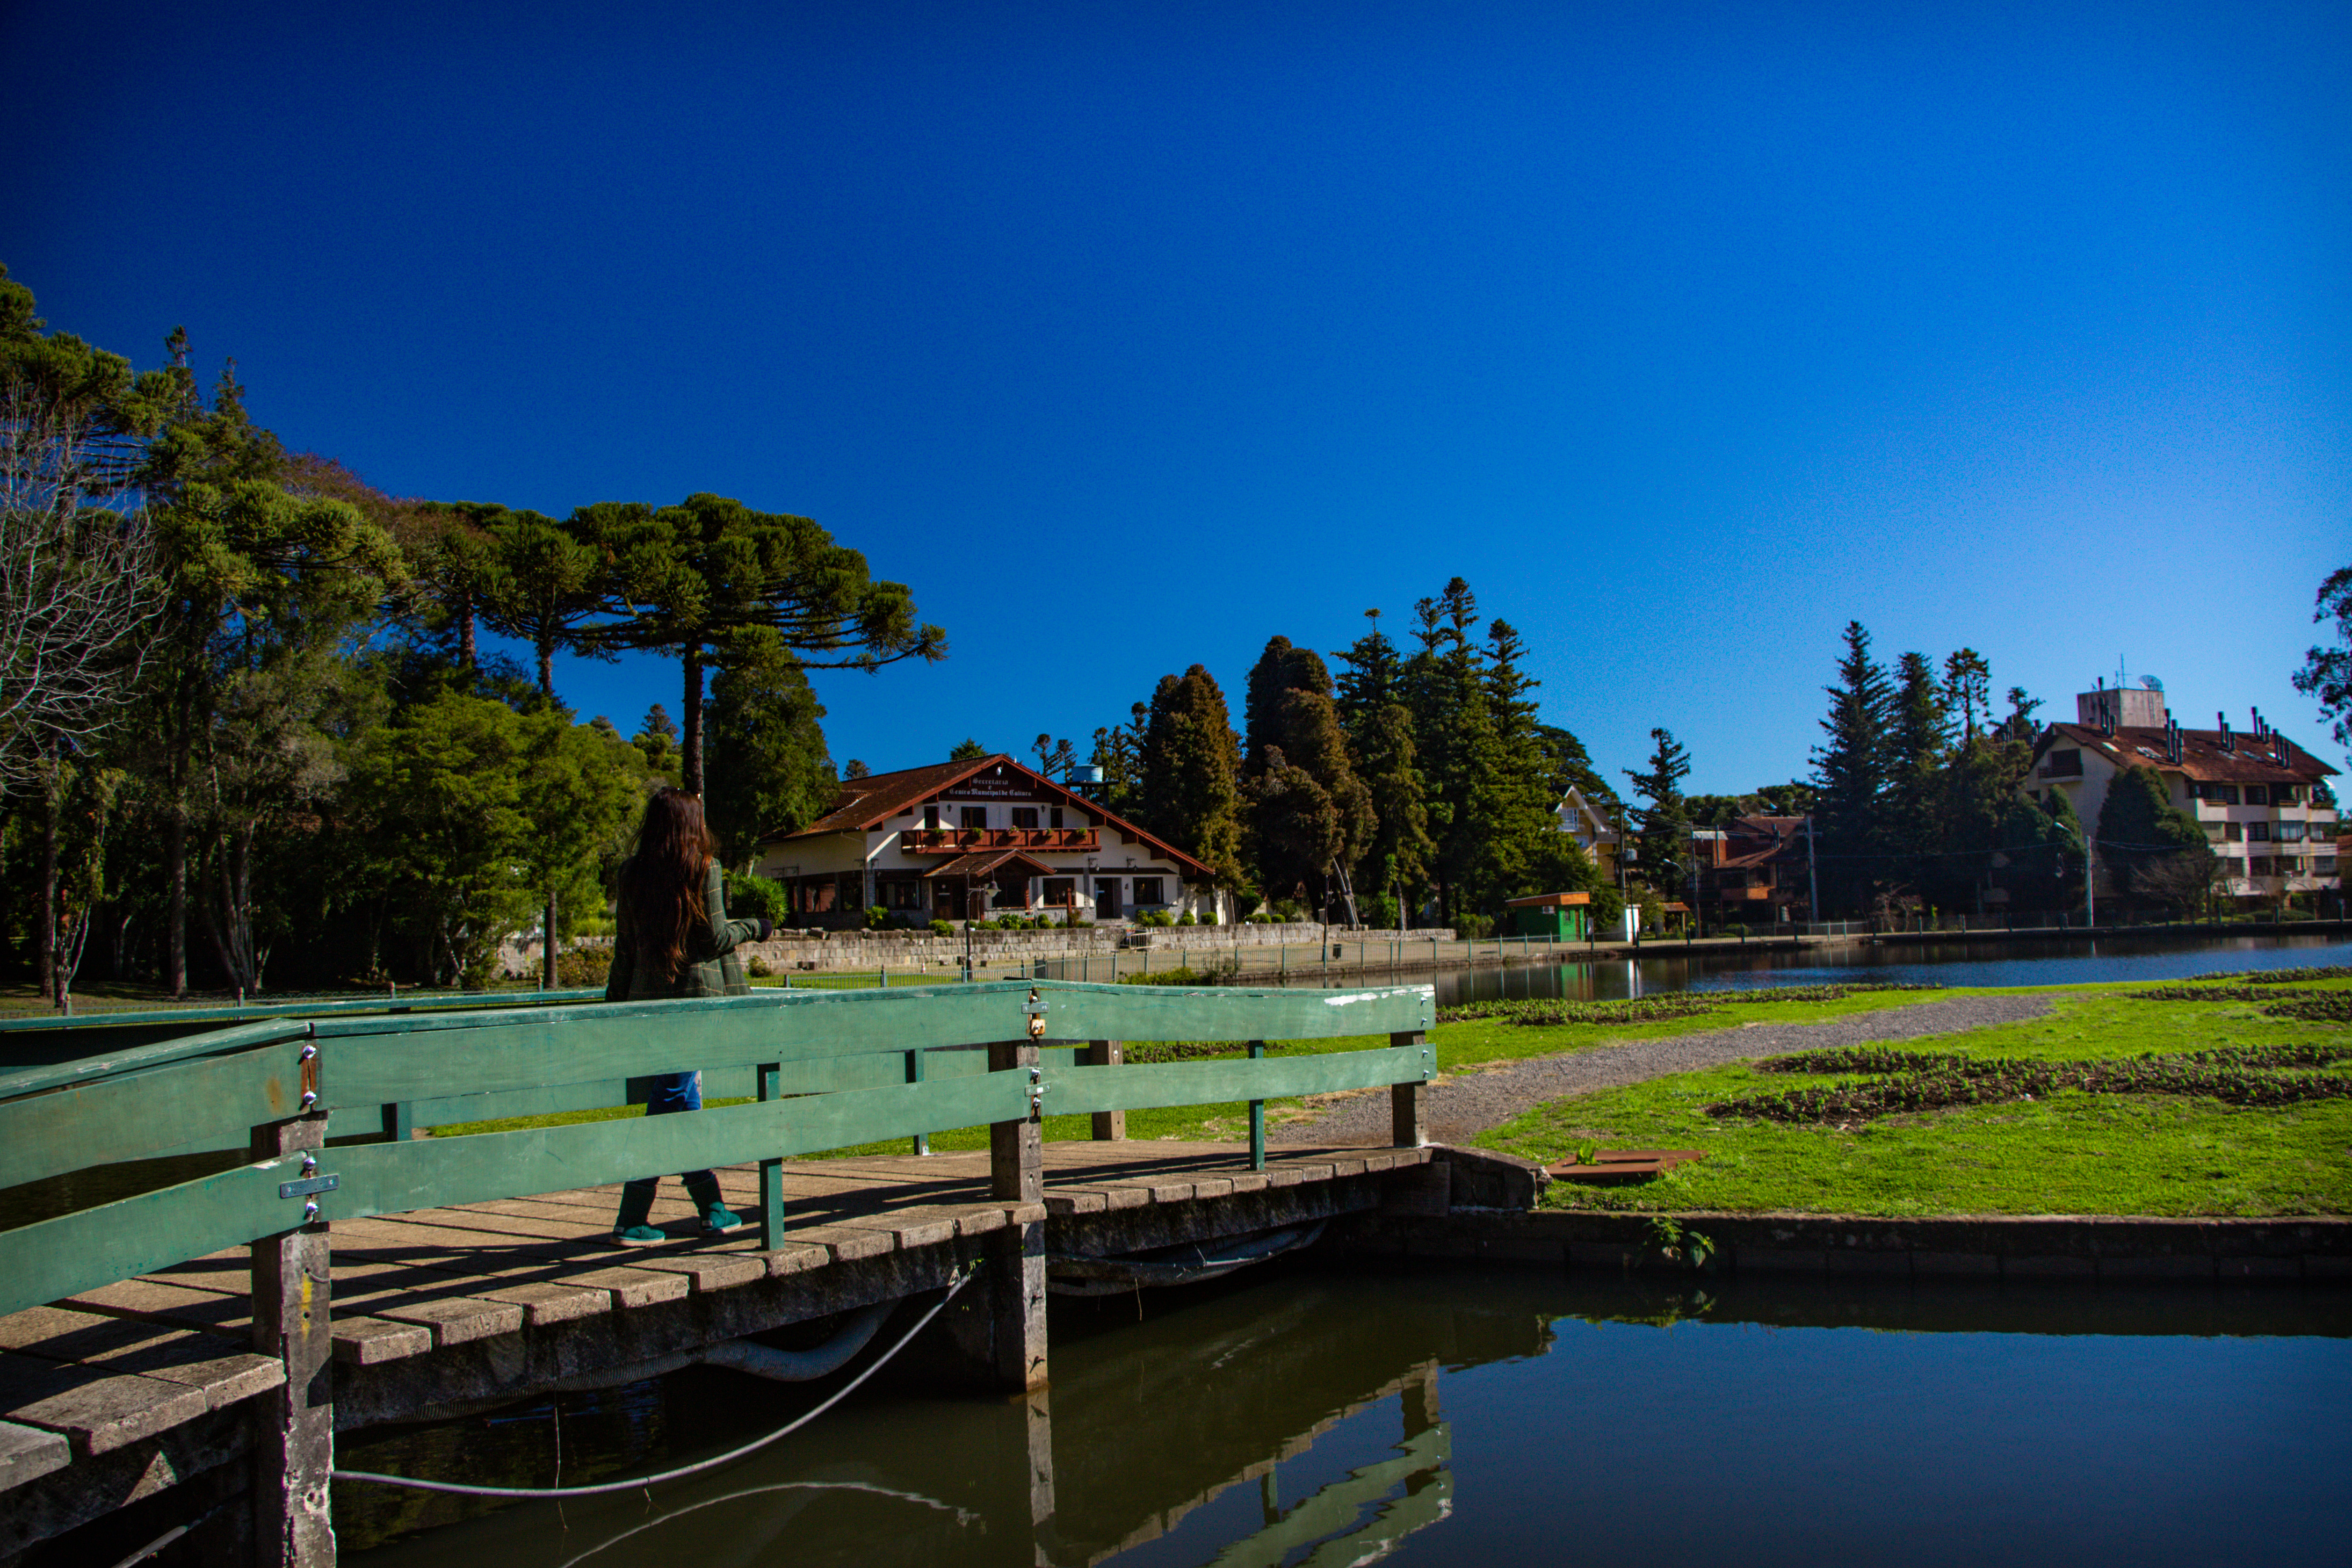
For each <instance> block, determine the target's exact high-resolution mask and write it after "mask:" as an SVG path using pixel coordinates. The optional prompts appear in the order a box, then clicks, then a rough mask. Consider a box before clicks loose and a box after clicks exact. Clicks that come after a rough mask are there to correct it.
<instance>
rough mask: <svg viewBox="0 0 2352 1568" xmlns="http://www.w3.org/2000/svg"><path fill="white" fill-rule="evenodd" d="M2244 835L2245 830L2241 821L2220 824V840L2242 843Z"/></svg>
mask: <svg viewBox="0 0 2352 1568" xmlns="http://www.w3.org/2000/svg"><path fill="white" fill-rule="evenodd" d="M2245 837H2246V830H2245V825H2244V824H2243V823H2241V822H2224V823H2222V824H2221V841H2222V842H2224V843H2231V844H2235V843H2242V842H2243V841H2245Z"/></svg>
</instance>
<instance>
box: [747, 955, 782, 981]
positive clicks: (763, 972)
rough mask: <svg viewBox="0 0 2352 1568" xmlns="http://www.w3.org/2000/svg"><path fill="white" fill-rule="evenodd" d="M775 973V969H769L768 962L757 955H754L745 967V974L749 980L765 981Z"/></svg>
mask: <svg viewBox="0 0 2352 1568" xmlns="http://www.w3.org/2000/svg"><path fill="white" fill-rule="evenodd" d="M774 973H775V971H774V970H773V969H771V968H770V967H768V961H767V960H766V959H765V958H762V957H761V956H759V955H758V954H757V953H754V954H752V955H751V962H750V963H748V964H746V965H744V966H743V974H744V977H746V978H747V979H753V980H764V979H766V978H767V977H769V976H771V975H772V974H774Z"/></svg>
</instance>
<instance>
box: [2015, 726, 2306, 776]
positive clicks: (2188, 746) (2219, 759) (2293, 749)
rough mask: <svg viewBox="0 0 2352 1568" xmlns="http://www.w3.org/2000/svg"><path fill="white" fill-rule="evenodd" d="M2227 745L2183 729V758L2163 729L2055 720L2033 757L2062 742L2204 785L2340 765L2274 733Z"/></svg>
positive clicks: (2208, 733) (2217, 735)
mask: <svg viewBox="0 0 2352 1568" xmlns="http://www.w3.org/2000/svg"><path fill="white" fill-rule="evenodd" d="M2229 740H2230V745H2229V746H2228V747H2227V748H2226V749H2225V748H2224V747H2223V745H2222V735H2221V731H2220V730H2218V729H2184V730H2182V731H2181V732H2180V760H2179V761H2178V762H2175V761H2173V760H2172V758H2170V756H2169V755H2168V754H2167V752H2166V750H2165V746H2166V743H2167V737H2166V736H2165V733H2164V731H2163V730H2161V729H2151V728H2147V727H2143V726H2118V727H2116V732H2115V733H2114V734H2113V735H2109V734H2108V733H2107V732H2106V731H2105V730H2103V729H2100V728H2097V727H2095V726H2092V725H2086V724H2053V725H2052V726H2051V727H2049V728H2048V729H2046V730H2044V731H2042V737H2041V739H2040V740H2038V741H2037V742H2035V744H2034V747H2033V758H2034V760H2035V761H2037V762H2039V761H2040V760H2041V759H2042V755H2043V754H2044V753H2046V752H2048V751H2049V750H2050V749H2051V748H2052V747H2054V746H2058V745H2060V744H2062V743H2063V744H2066V745H2071V746H2077V747H2082V748H2083V749H2084V750H2085V751H2089V752H2095V753H2096V754H2097V755H2098V756H2100V757H2102V758H2105V759H2106V760H2107V761H2108V762H2109V763H2111V764H2113V765H2114V766H2115V767H2117V768H2157V769H2158V770H2159V771H2167V772H2173V773H2182V774H2186V775H2188V777H2189V778H2190V779H2195V780H2197V781H2198V782H2199V783H2202V784H2315V783H2317V782H2319V780H2321V779H2325V778H2327V777H2328V776H2329V775H2331V774H2333V773H2334V772H2335V771H2336V769H2335V768H2330V767H2329V766H2327V764H2326V763H2325V762H2322V761H2321V760H2319V758H2316V757H2314V756H2313V755H2312V754H2311V753H2309V752H2308V751H2305V750H2304V749H2303V747H2299V746H2297V745H2295V743H2294V742H2293V741H2291V740H2289V739H2287V738H2286V737H2284V736H2283V735H2280V734H2278V733H2276V732H2275V731H2273V733H2272V734H2271V735H2269V736H2268V737H2262V738H2257V737H2253V736H2251V735H2241V734H2238V733H2237V732H2236V731H2234V730H2233V731H2231V734H2230V737H2229Z"/></svg>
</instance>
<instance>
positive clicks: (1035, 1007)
mask: <svg viewBox="0 0 2352 1568" xmlns="http://www.w3.org/2000/svg"><path fill="white" fill-rule="evenodd" d="M1021 1010H1022V1011H1023V1012H1024V1013H1027V1014H1028V1015H1029V1038H1030V1039H1031V1040H1043V1039H1045V1000H1044V999H1043V998H1040V997H1039V996H1038V994H1037V988H1036V987H1034V986H1032V987H1030V988H1029V1000H1028V1002H1027V1003H1026V1004H1025V1005H1024V1007H1023V1008H1022V1009H1021Z"/></svg>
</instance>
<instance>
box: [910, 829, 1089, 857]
mask: <svg viewBox="0 0 2352 1568" xmlns="http://www.w3.org/2000/svg"><path fill="white" fill-rule="evenodd" d="M898 847H899V848H900V849H902V850H905V851H906V852H908V854H916V855H963V854H970V853H971V852H973V851H974V850H1069V851H1076V852H1080V853H1083V854H1092V853H1094V852H1096V851H1097V850H1099V849H1100V848H1101V847H1102V833H1101V830H1099V829H1097V828H908V829H905V830H903V831H900V833H899V834H898Z"/></svg>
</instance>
